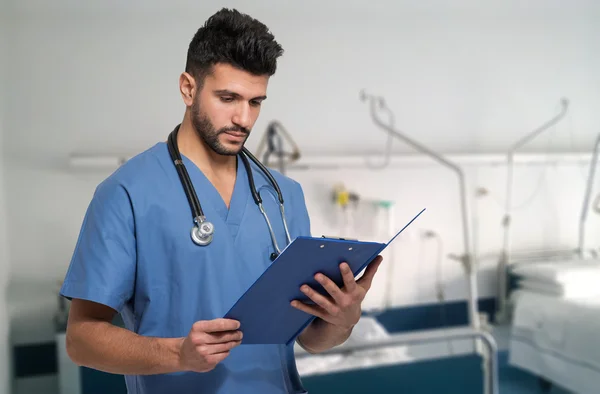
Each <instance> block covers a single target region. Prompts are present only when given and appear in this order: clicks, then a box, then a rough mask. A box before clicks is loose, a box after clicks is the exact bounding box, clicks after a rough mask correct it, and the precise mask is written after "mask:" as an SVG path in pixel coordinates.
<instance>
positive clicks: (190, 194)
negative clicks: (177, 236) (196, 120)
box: [167, 125, 291, 260]
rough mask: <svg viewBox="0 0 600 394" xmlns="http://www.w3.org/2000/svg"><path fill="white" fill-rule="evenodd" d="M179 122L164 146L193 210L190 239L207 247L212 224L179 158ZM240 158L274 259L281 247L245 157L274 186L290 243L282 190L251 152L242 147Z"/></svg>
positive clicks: (213, 228) (212, 233)
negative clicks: (272, 249) (269, 236)
mask: <svg viewBox="0 0 600 394" xmlns="http://www.w3.org/2000/svg"><path fill="white" fill-rule="evenodd" d="M179 127H180V125H177V126H176V127H175V129H174V130H173V131H172V132H171V133H170V134H169V138H168V143H167V146H168V148H169V154H170V155H171V160H173V164H175V168H176V169H177V173H178V174H179V179H180V180H181V184H182V186H183V190H184V192H185V195H186V197H187V200H188V202H189V204H190V208H191V209H192V216H193V220H194V226H193V227H192V230H191V236H192V240H193V241H194V243H195V244H196V245H199V246H206V245H208V244H210V243H211V242H212V240H213V236H214V232H215V227H214V225H213V224H212V223H211V222H209V221H208V220H206V216H204V211H203V210H202V206H200V201H199V200H198V196H197V195H196V191H195V190H194V186H193V185H192V181H191V180H190V176H189V174H188V172H187V170H186V168H185V165H184V164H183V159H182V158H181V154H180V153H179V148H178V146H177V133H178V132H179ZM239 157H240V159H242V163H243V164H244V167H245V168H246V174H247V175H248V183H249V184H250V191H251V192H252V197H253V198H254V202H255V203H256V205H257V206H258V209H260V212H261V213H262V215H263V217H264V218H265V221H266V222H267V226H268V227H269V233H270V234H271V241H272V242H273V246H274V247H275V251H276V252H275V253H272V254H271V260H274V259H275V258H277V256H279V254H281V249H280V248H279V245H278V243H277V239H276V238H275V232H274V231H273V227H272V226H271V222H270V221H269V217H268V216H267V213H266V212H265V209H264V207H263V204H262V198H261V197H260V194H259V193H258V192H257V191H256V186H255V185H254V177H253V176H252V168H251V167H250V162H249V161H248V158H250V160H252V161H253V162H254V163H255V164H256V165H257V166H258V167H259V168H260V170H261V171H262V172H263V173H264V174H265V175H266V176H267V178H269V181H270V182H271V184H272V185H273V187H274V188H275V191H276V192H277V198H278V199H279V210H280V211H281V219H282V220H283V227H284V229H285V236H286V240H287V243H288V244H289V243H290V242H291V240H290V233H289V230H288V226H287V221H286V220H285V209H284V206H283V195H282V193H281V190H280V189H279V185H278V184H277V181H275V178H273V176H272V175H271V173H270V172H269V170H267V168H266V167H265V166H264V165H263V164H262V163H261V162H260V161H259V160H258V159H257V158H256V157H254V155H252V153H250V152H249V151H248V150H247V149H246V148H245V147H244V148H242V151H241V152H240V155H239Z"/></svg>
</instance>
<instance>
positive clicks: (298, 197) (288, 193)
mask: <svg viewBox="0 0 600 394" xmlns="http://www.w3.org/2000/svg"><path fill="white" fill-rule="evenodd" d="M253 170H254V173H255V174H256V173H258V174H261V177H262V178H263V179H262V181H263V182H265V183H269V180H268V179H267V178H266V176H264V175H263V173H262V171H260V169H259V168H258V167H256V166H255V167H254V168H253ZM267 170H268V171H269V173H270V174H271V176H272V177H273V178H274V179H275V181H276V182H277V184H278V185H279V189H280V190H281V193H282V194H283V197H284V199H285V200H286V202H287V200H292V202H293V203H294V205H297V204H300V205H304V203H305V201H304V189H303V187H302V185H301V184H300V182H298V181H297V180H295V179H293V178H291V177H289V176H286V175H283V174H282V173H281V172H279V171H277V170H275V169H272V168H267Z"/></svg>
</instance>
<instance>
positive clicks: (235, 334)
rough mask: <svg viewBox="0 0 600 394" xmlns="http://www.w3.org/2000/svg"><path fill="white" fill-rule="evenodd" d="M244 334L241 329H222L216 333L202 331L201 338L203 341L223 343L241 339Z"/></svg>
mask: <svg viewBox="0 0 600 394" xmlns="http://www.w3.org/2000/svg"><path fill="white" fill-rule="evenodd" d="M242 337H243V334H242V332H241V331H222V332H216V333H202V336H201V340H202V341H203V343H207V344H212V343H223V342H231V341H241V340H242Z"/></svg>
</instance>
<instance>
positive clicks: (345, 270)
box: [340, 263, 357, 293]
mask: <svg viewBox="0 0 600 394" xmlns="http://www.w3.org/2000/svg"><path fill="white" fill-rule="evenodd" d="M340 271H341V273H342V279H344V288H345V289H346V291H348V292H350V293H352V292H354V291H355V290H356V287H357V284H356V281H355V280H354V274H353V273H352V270H351V269H350V266H349V265H348V264H347V263H342V264H340Z"/></svg>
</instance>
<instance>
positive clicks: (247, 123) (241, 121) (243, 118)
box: [232, 102, 252, 130]
mask: <svg viewBox="0 0 600 394" xmlns="http://www.w3.org/2000/svg"><path fill="white" fill-rule="evenodd" d="M232 122H233V123H234V124H235V125H236V126H239V127H243V128H244V129H246V130H250V128H251V127H252V111H251V109H250V105H248V103H245V102H240V103H239V105H237V108H236V111H235V114H234V116H233V119H232Z"/></svg>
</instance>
